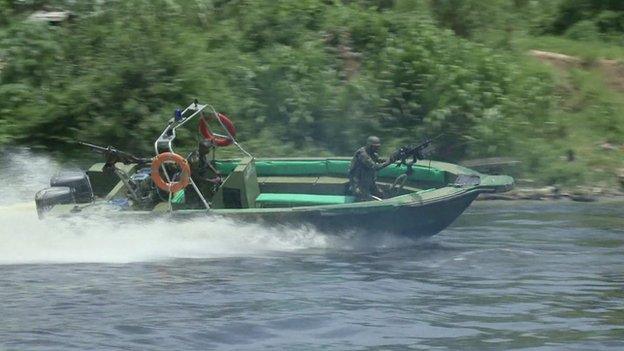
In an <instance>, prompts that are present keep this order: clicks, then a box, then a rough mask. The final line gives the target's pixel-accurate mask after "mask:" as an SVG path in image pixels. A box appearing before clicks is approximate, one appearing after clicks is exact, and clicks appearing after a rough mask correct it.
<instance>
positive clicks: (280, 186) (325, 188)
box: [258, 176, 349, 195]
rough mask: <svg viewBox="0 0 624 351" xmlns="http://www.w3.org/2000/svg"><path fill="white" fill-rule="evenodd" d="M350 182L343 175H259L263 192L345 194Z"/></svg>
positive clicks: (259, 182)
mask: <svg viewBox="0 0 624 351" xmlns="http://www.w3.org/2000/svg"><path fill="white" fill-rule="evenodd" d="M348 183H349V180H348V179H346V178H341V177H326V176H320V177H315V176H312V177H282V176H273V177H258V184H259V185H260V191H261V192H263V193H291V194H317V195H344V193H345V189H346V186H347V184H348Z"/></svg>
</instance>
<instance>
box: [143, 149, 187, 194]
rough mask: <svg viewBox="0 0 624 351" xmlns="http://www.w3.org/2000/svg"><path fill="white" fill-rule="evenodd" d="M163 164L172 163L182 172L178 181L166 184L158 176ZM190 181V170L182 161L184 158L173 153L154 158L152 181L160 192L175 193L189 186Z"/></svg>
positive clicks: (185, 162)
mask: <svg viewBox="0 0 624 351" xmlns="http://www.w3.org/2000/svg"><path fill="white" fill-rule="evenodd" d="M165 162H174V163H175V164H176V165H178V167H180V170H181V171H182V175H181V176H180V180H179V181H177V182H170V183H167V182H166V181H165V180H164V179H163V178H162V177H161V175H160V167H161V166H162V164H163V163H165ZM190 179H191V168H190V167H189V164H188V161H186V159H184V157H182V156H180V155H178V154H176V153H173V152H163V153H162V154H158V156H156V157H154V160H152V180H153V181H154V184H156V186H157V187H159V188H160V189H162V190H165V191H168V192H170V193H176V192H178V191H180V190H182V189H184V188H186V186H187V185H188V184H189V181H190Z"/></svg>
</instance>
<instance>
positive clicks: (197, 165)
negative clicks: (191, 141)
mask: <svg viewBox="0 0 624 351" xmlns="http://www.w3.org/2000/svg"><path fill="white" fill-rule="evenodd" d="M210 151H212V150H211V149H209V148H208V147H207V146H206V145H200V146H199V148H198V150H195V151H194V152H193V153H191V155H189V157H188V159H187V161H188V162H189V166H190V169H191V178H192V179H193V182H195V185H197V187H198V188H199V191H201V193H202V195H203V196H204V198H205V199H206V200H207V201H210V199H212V196H213V195H214V193H215V191H216V189H217V188H218V186H219V185H220V184H221V181H222V179H221V174H219V172H218V171H217V170H216V168H215V167H214V165H213V164H212V162H211V161H210V160H209V158H208V156H209V152H210ZM185 197H186V202H187V203H188V204H191V205H201V206H203V203H202V202H201V200H200V198H199V196H198V195H197V193H196V192H195V190H194V189H193V188H192V186H190V187H189V188H187V190H186V191H185Z"/></svg>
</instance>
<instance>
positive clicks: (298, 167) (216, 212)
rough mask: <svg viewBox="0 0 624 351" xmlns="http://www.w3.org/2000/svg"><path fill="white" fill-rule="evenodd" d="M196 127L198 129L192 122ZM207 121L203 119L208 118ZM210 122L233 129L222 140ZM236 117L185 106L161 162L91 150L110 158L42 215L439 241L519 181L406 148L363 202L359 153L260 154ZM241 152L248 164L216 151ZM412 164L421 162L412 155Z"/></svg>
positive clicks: (51, 194)
mask: <svg viewBox="0 0 624 351" xmlns="http://www.w3.org/2000/svg"><path fill="white" fill-rule="evenodd" d="M191 121H195V123H191ZM198 121H199V122H198ZM208 121H216V122H218V124H219V125H220V126H221V127H222V128H223V129H224V130H225V131H226V134H225V135H219V134H214V133H212V132H211V131H210V129H209V128H208V124H207V122H208ZM193 124H195V125H197V126H198V129H199V132H200V134H201V136H202V137H203V139H204V140H203V141H202V143H203V144H202V143H200V146H201V145H204V146H205V147H204V150H203V151H202V150H201V149H202V148H201V147H200V148H199V149H200V150H199V151H194V152H193V153H191V154H190V155H188V156H187V157H183V156H181V155H179V154H177V153H176V152H175V151H174V145H173V142H174V140H175V139H176V133H177V132H178V130H179V128H181V127H183V126H185V125H193ZM235 135H236V129H235V128H234V125H233V124H232V123H231V121H230V120H229V119H228V118H227V117H226V116H225V115H222V114H219V113H217V112H216V111H215V110H214V108H212V106H210V105H208V104H200V103H198V102H197V101H195V102H193V103H192V104H190V105H189V106H188V107H187V108H186V109H184V110H176V113H175V117H174V118H172V119H171V120H170V121H169V123H168V125H167V126H166V128H165V129H164V131H163V132H162V134H161V135H160V136H159V137H158V139H157V140H156V142H155V143H154V152H155V156H154V157H152V158H140V157H135V156H133V155H130V154H128V153H125V152H122V151H119V150H117V149H115V148H112V147H105V148H104V147H98V146H96V145H91V144H86V143H84V144H85V145H87V146H90V147H91V148H93V149H95V150H96V151H98V152H101V153H102V154H104V156H105V158H106V160H105V162H103V163H97V164H94V165H93V166H91V167H90V168H89V169H88V170H87V171H86V172H65V173H60V174H58V175H56V176H55V177H53V178H52V179H51V181H50V185H51V186H50V187H49V188H46V189H43V190H41V191H39V192H38V193H37V195H36V197H35V202H36V205H37V211H38V213H39V216H40V218H44V217H71V216H91V215H106V216H113V217H115V218H136V219H149V218H155V217H163V216H169V217H170V218H172V219H185V218H198V217H200V218H204V217H205V220H206V221H210V220H211V218H214V217H215V216H220V217H224V218H229V219H231V220H233V221H242V222H260V223H267V224H270V225H275V224H288V225H311V226H314V227H316V228H317V229H319V230H322V231H327V232H341V231H354V232H357V233H360V232H386V233H387V232H390V233H396V234H400V235H405V236H409V237H423V236H431V235H434V234H436V233H438V232H440V231H441V230H443V229H444V228H446V227H447V226H448V225H450V224H451V223H452V222H453V221H454V220H455V219H456V218H457V217H458V216H459V215H460V214H461V213H462V212H464V210H465V209H466V208H467V207H468V206H469V205H470V204H471V203H472V201H473V200H475V198H476V197H477V196H478V195H479V194H481V193H493V192H505V191H508V190H510V189H511V188H512V187H513V183H514V181H513V178H511V177H508V176H501V175H486V174H481V173H479V172H476V171H474V170H471V169H468V168H465V167H461V166H458V165H454V164H450V163H445V162H437V161H432V160H424V159H422V158H423V154H424V150H425V148H426V147H428V145H429V144H430V142H425V143H423V144H421V145H418V146H416V147H405V148H402V149H401V152H400V154H401V156H400V157H399V161H397V162H396V164H394V165H391V166H389V167H386V168H384V169H382V170H381V171H379V173H378V184H379V185H380V188H382V189H383V190H384V191H385V193H386V194H387V198H385V199H379V198H371V200H370V201H361V202H357V201H356V200H355V198H354V197H353V196H351V195H349V193H348V183H349V178H348V172H349V166H350V160H351V158H350V157H328V158H255V157H253V155H251V154H249V153H248V152H247V151H245V149H244V148H243V147H242V146H241V145H240V144H239V143H238V142H237V140H236V138H235ZM226 145H235V146H237V147H238V148H239V149H240V150H241V153H242V156H241V157H239V158H232V159H217V158H216V157H215V152H216V150H218V148H219V147H222V146H226ZM410 158H411V159H410Z"/></svg>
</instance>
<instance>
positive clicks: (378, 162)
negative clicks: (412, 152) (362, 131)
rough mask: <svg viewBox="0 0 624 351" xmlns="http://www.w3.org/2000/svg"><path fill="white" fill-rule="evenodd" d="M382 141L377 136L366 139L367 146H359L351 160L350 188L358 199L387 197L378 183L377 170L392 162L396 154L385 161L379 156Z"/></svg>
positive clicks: (366, 199) (367, 199)
mask: <svg viewBox="0 0 624 351" xmlns="http://www.w3.org/2000/svg"><path fill="white" fill-rule="evenodd" d="M380 147H381V141H380V140H379V138H378V137H376V136H369V137H368V139H366V146H363V147H361V148H359V149H358V150H357V151H356V152H355V155H354V156H353V159H352V160H351V168H350V169H349V189H350V190H351V193H352V194H353V195H354V196H355V197H356V199H357V201H369V200H372V199H382V198H384V197H385V195H384V193H383V191H382V190H381V189H379V186H378V185H377V183H376V180H377V171H378V170H380V169H382V168H385V167H387V166H388V165H390V164H392V163H393V162H394V161H395V160H394V155H392V156H390V158H389V159H388V160H387V161H385V160H382V159H380V158H379V155H378V154H377V152H378V151H379V148H380Z"/></svg>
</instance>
